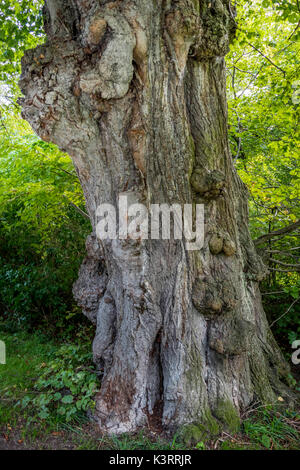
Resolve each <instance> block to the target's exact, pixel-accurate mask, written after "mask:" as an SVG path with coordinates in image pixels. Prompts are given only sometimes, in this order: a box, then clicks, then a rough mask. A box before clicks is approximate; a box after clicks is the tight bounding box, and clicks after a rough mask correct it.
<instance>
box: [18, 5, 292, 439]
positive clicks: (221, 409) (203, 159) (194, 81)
mask: <svg viewBox="0 0 300 470" xmlns="http://www.w3.org/2000/svg"><path fill="white" fill-rule="evenodd" d="M233 14H234V13H233V8H232V6H231V5H230V3H229V1H228V0H200V1H197V0H177V1H175V0H173V1H171V0H164V1H155V0H123V1H121V0H119V1H114V2H108V1H104V0H102V1H96V0H69V1H66V0H64V1H63V0H48V1H46V5H45V8H44V16H45V29H46V32H47V41H46V43H45V44H44V45H42V46H39V47H37V48H36V49H35V50H30V51H28V52H27V53H26V55H25V57H24V58H23V63H22V65H23V74H22V78H21V82H20V85H21V89H22V91H23V93H24V95H25V99H24V100H23V116H24V118H25V119H27V120H28V121H29V122H30V124H31V125H32V127H33V129H34V130H35V132H36V133H37V134H38V135H39V136H40V137H41V138H42V139H44V140H46V141H51V142H54V143H56V144H57V145H58V146H59V147H60V149H62V150H63V151H66V152H68V154H69V155H70V156H71V157H72V159H73V162H74V165H75V168H76V170H77V173H78V176H79V178H80V181H81V184H82V188H83V191H84V194H85V198H86V206H87V210H88V212H89V215H90V218H91V223H92V226H93V230H94V233H93V234H92V235H91V236H90V237H89V239H88V241H87V252H88V254H87V258H86V259H85V261H84V263H83V266H82V268H81V271H80V276H79V280H78V282H77V283H76V285H75V287H74V294H75V297H76V299H77V301H78V303H79V304H80V305H81V306H82V308H83V311H84V313H85V314H86V315H87V316H88V317H89V318H90V319H91V321H92V322H94V323H95V325H96V326H97V331H96V337H95V340H94V344H93V352H94V359H95V362H96V363H97V364H98V365H99V366H100V367H102V368H103V370H104V375H103V380H102V386H101V391H100V393H99V395H98V396H97V399H96V403H97V405H96V417H97V420H98V422H99V426H100V428H101V429H102V430H103V431H106V432H108V433H122V432H127V431H135V430H136V429H137V428H139V427H141V426H147V425H149V423H151V422H152V421H153V420H154V419H155V420H156V422H157V421H159V422H160V423H161V425H162V426H163V427H165V428H166V429H170V430H173V429H178V428H179V427H181V426H183V425H191V423H192V426H190V427H189V428H188V429H189V430H190V431H191V430H192V431H191V432H194V430H195V429H196V428H197V429H198V430H199V429H202V428H201V426H202V427H203V426H204V428H206V429H210V430H212V431H213V430H217V429H219V426H220V425H221V426H223V427H227V428H229V429H233V428H234V427H235V426H236V425H237V424H238V422H239V415H240V412H241V410H243V409H245V408H246V407H247V406H249V405H250V404H251V403H252V402H253V401H256V400H259V401H261V402H264V403H266V402H267V403H273V402H276V401H277V400H278V395H279V394H280V395H281V396H282V397H283V398H284V400H285V402H287V401H289V400H292V397H291V392H290V391H289V389H288V387H287V385H286V383H287V380H288V373H289V369H288V366H287V365H286V363H285V362H284V359H283V358H282V355H281V353H280V351H279V349H278V346H277V345H276V343H275V341H274V338H273V336H272V334H271V332H270V329H269V327H268V324H267V321H266V317H265V313H264V311H263V308H262V303H261V297H260V292H259V285H258V283H259V281H260V280H261V279H262V278H263V276H264V274H265V269H264V266H263V264H262V262H261V260H260V258H259V257H258V255H257V253H256V251H255V248H254V245H253V242H252V240H251V237H250V234H249V229H248V206H247V198H248V194H247V189H246V188H245V186H244V185H243V183H242V182H241V181H240V179H239V178H238V176H237V174H236V171H235V169H234V166H233V163H232V158H231V155H230V150H229V146H228V138H227V104H226V89H225V66H224V56H225V55H226V53H227V52H228V48H229V43H230V40H231V38H232V37H233V35H234V32H235V26H234V24H235V23H234V21H233ZM119 194H124V195H128V197H129V198H130V200H132V201H136V202H140V203H143V204H146V205H150V204H153V203H169V204H173V203H179V204H187V203H193V204H196V203H201V204H205V244H204V247H203V249H202V250H200V251H188V250H187V249H186V245H185V243H184V242H183V241H179V240H170V241H163V240H148V241H146V240H143V241H133V240H130V239H127V240H114V241H108V240H105V241H104V240H102V241H100V240H97V237H96V236H95V231H96V224H97V217H96V209H97V207H98V206H99V204H101V203H111V204H114V205H115V206H116V205H117V202H118V197H119Z"/></svg>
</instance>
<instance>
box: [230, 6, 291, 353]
mask: <svg viewBox="0 0 300 470" xmlns="http://www.w3.org/2000/svg"><path fill="white" fill-rule="evenodd" d="M236 5H237V10H238V17H237V23H238V25H239V27H238V31H237V39H236V41H235V43H234V45H233V46H232V48H231V52H230V54H229V55H228V57H227V59H226V60H227V71H228V76H227V89H228V98H229V121H230V127H229V137H230V142H231V148H232V154H233V158H234V159H235V162H236V167H237V170H238V172H239V174H240V176H241V178H242V180H243V181H244V182H245V183H246V185H247V187H248V189H249V192H250V200H249V203H250V228H251V232H252V235H253V238H254V239H255V238H258V237H259V236H260V235H263V234H266V233H269V232H273V231H276V230H278V229H281V228H283V227H285V226H288V225H289V224H291V223H294V222H296V221H297V220H298V219H299V218H300V212H299V207H300V206H299V200H300V179H299V175H300V174H299V155H300V152H299V150H300V148H299V137H300V135H299V129H300V126H299V116H300V115H299V111H300V108H299V103H300V101H299V99H298V94H299V90H300V87H299V84H300V81H299V77H300V75H299V68H300V62H299V34H300V29H299V25H298V21H299V14H300V12H299V2H297V1H296V0H294V1H284V2H283V1H279V0H264V1H261V0H254V1H252V0H251V1H249V0H239V1H237V2H236ZM259 248H260V251H261V255H262V257H263V259H264V261H265V263H266V265H267V266H268V267H269V269H270V275H269V277H268V278H267V279H266V281H265V282H264V283H263V285H262V290H263V292H265V293H269V292H276V294H274V296H273V295H271V296H269V295H265V296H264V297H263V299H264V305H265V308H266V310H267V313H268V317H269V320H270V322H271V323H273V322H275V323H274V326H273V331H274V332H275V334H276V336H277V339H278V340H279V341H280V342H281V344H282V345H283V346H286V347H287V348H289V341H288V337H290V338H291V337H295V335H299V330H300V322H299V318H300V316H299V303H295V304H294V305H293V306H292V308H291V309H289V308H290V306H291V305H292V303H293V301H294V299H295V295H296V296H298V298H299V275H298V272H295V269H294V266H295V265H298V266H299V265H300V263H299V253H300V252H299V234H297V232H293V233H290V234H288V235H286V236H285V237H277V238H276V237H275V238H272V239H271V240H270V241H269V242H268V243H267V244H264V245H262V246H260V247H259ZM282 263H283V264H282ZM277 292H279V293H278V294H277ZM292 292H293V294H291V293H292ZM285 312H287V314H285ZM282 315H283V317H282V318H281V319H280V320H279V321H277V319H278V318H279V317H281V316H282Z"/></svg>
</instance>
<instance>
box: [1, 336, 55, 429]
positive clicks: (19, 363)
mask: <svg viewBox="0 0 300 470" xmlns="http://www.w3.org/2000/svg"><path fill="white" fill-rule="evenodd" d="M0 339H1V340H2V341H4V343H5V344H6V364H1V365H0V425H1V424H7V423H9V424H10V425H13V424H14V423H16V421H17V420H18V418H19V417H20V407H18V406H16V403H17V402H18V401H19V400H21V399H23V397H24V396H25V395H26V393H27V391H28V390H32V388H33V386H34V384H35V382H36V381H37V380H38V378H39V375H40V373H41V370H42V367H43V362H44V360H46V358H47V357H48V355H49V354H51V353H54V351H55V346H54V345H53V344H51V343H49V342H48V343H43V342H41V339H40V338H39V337H37V336H35V335H31V336H29V335H27V334H25V333H17V334H12V335H11V334H7V333H2V332H0ZM25 414H26V413H25ZM22 416H24V414H23V413H22Z"/></svg>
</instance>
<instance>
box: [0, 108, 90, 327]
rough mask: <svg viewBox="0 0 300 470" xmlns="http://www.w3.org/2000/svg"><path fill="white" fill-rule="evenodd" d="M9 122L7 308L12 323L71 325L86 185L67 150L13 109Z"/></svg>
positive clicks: (4, 188)
mask: <svg viewBox="0 0 300 470" xmlns="http://www.w3.org/2000/svg"><path fill="white" fill-rule="evenodd" d="M2 125H3V126H2V128H1V129H0V137H1V140H0V312H1V313H2V314H3V315H4V316H6V317H7V320H8V323H7V325H11V326H14V325H15V326H24V327H29V328H33V327H35V326H37V325H39V324H40V325H41V324H44V326H46V327H47V328H49V330H51V329H52V330H53V328H56V329H58V328H60V329H62V328H63V327H65V328H66V329H67V328H69V325H70V324H73V325H74V324H75V323H76V319H77V318H80V319H81V318H82V316H81V315H80V313H79V311H78V309H77V310H76V307H75V305H74V302H73V298H72V284H73V282H74V280H75V279H76V277H77V273H78V269H79V266H80V263H81V260H82V257H83V256H84V253H85V246H84V242H85V238H86V235H87V234H88V232H89V231H90V224H89V222H88V220H86V219H85V218H84V217H83V216H82V214H81V213H80V212H78V211H77V210H76V208H79V209H80V210H84V199H83V195H82V190H81V187H80V184H79V181H78V178H77V175H76V173H75V171H74V168H73V166H72V163H71V161H70V159H69V157H68V156H66V155H64V154H62V153H61V152H59V151H58V149H57V148H56V147H55V146H54V145H51V144H48V143H44V142H42V141H41V140H40V139H38V137H36V136H35V135H33V134H32V132H31V131H30V130H29V127H28V126H27V124H26V123H25V122H24V121H22V120H21V119H20V118H19V117H18V116H17V115H15V114H13V113H12V111H11V110H8V112H7V111H6V110H5V113H4V114H3V115H2ZM67 318H69V320H70V321H66V320H67ZM66 333H68V331H66V330H65V331H64V334H66Z"/></svg>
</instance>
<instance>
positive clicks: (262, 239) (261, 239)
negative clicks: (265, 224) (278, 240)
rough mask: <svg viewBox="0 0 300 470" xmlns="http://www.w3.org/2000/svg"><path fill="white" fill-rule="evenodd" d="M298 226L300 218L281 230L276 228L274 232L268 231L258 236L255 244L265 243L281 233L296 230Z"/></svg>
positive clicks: (299, 225)
mask: <svg viewBox="0 0 300 470" xmlns="http://www.w3.org/2000/svg"><path fill="white" fill-rule="evenodd" d="M298 227H300V220H298V221H297V222H295V223H294V224H291V225H288V226H287V227H284V228H282V229H280V230H275V231H274V232H270V233H266V234H265V235H262V236H261V237H258V238H257V239H256V240H254V245H255V246H258V245H262V244H263V243H265V242H267V241H268V240H270V239H271V238H274V237H279V236H280V235H286V234H287V233H290V232H294V230H296V229H297V228H298Z"/></svg>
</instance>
